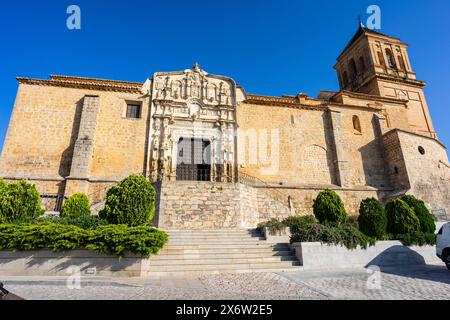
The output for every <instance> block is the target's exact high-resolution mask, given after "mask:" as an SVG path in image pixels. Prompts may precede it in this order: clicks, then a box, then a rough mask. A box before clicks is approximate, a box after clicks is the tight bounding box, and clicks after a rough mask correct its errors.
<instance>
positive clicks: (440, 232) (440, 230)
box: [438, 226, 444, 234]
mask: <svg viewBox="0 0 450 320" xmlns="http://www.w3.org/2000/svg"><path fill="white" fill-rule="evenodd" d="M442 229H444V226H442V227H441V228H440V229H439V232H438V234H442Z"/></svg>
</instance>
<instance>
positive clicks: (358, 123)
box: [352, 116, 362, 133]
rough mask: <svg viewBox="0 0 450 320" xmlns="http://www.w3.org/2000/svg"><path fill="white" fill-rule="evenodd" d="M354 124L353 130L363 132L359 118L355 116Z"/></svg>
mask: <svg viewBox="0 0 450 320" xmlns="http://www.w3.org/2000/svg"><path fill="white" fill-rule="evenodd" d="M352 122H353V129H355V130H356V131H358V132H359V133H361V132H362V130H361V122H360V121H359V117H358V116H353V118H352Z"/></svg>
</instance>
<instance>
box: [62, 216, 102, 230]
mask: <svg viewBox="0 0 450 320" xmlns="http://www.w3.org/2000/svg"><path fill="white" fill-rule="evenodd" d="M54 222H55V223H59V224H65V225H73V226H77V227H80V228H82V229H92V228H96V227H98V226H103V225H107V224H108V221H106V220H105V219H101V218H100V217H98V216H93V215H82V216H79V217H76V218H71V217H67V218H59V219H55V220H54Z"/></svg>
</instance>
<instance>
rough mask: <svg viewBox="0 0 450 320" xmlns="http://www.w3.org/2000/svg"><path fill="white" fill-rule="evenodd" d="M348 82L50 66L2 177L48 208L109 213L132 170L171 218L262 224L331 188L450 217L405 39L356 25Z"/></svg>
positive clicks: (10, 135)
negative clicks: (274, 81) (134, 75)
mask: <svg viewBox="0 0 450 320" xmlns="http://www.w3.org/2000/svg"><path fill="white" fill-rule="evenodd" d="M334 69H335V70H336V73H337V78H338V81H339V88H340V89H339V91H337V92H332V91H321V92H320V94H319V95H318V96H317V97H309V96H308V95H306V94H303V93H300V94H297V95H293V96H281V97H274V96H265V95H256V94H252V93H250V92H247V91H246V90H245V88H243V87H241V86H240V85H239V82H238V81H237V80H235V79H231V78H229V77H226V76H220V75H214V74H210V73H208V72H207V71H205V70H203V69H202V68H201V67H200V65H198V64H195V65H194V66H193V67H192V68H188V69H186V70H181V71H173V72H156V73H154V74H153V76H152V77H151V78H148V79H147V80H145V81H144V82H127V81H116V80H114V81H113V80H104V79H97V78H82V77H75V76H61V75H52V76H50V79H49V80H43V79H31V78H22V77H20V78H17V80H18V82H19V88H18V92H17V97H16V101H15V105H14V110H13V113H12V116H11V120H10V124H9V128H8V132H7V136H6V140H5V144H4V147H3V152H2V155H1V160H0V177H3V178H4V179H6V180H8V181H15V180H20V179H26V180H28V181H29V182H31V183H33V184H35V185H36V186H37V188H38V191H39V192H40V194H41V196H42V198H43V205H44V206H45V207H46V209H47V210H50V211H54V210H58V209H59V207H60V205H61V201H63V199H64V198H65V197H68V196H70V195H72V194H74V193H77V192H84V193H86V194H87V195H88V196H89V198H90V200H91V203H92V210H93V212H96V211H98V210H100V209H101V208H102V206H103V204H104V200H105V195H106V191H107V189H108V188H109V187H110V186H112V185H114V184H116V183H117V182H119V181H120V180H121V179H123V178H125V177H127V176H128V175H130V174H140V175H144V176H145V177H147V178H148V179H149V180H151V181H152V182H154V185H155V188H156V190H157V214H156V215H155V224H157V225H158V226H159V227H162V228H167V229H170V228H174V229H189V228H190V229H194V228H254V227H256V225H257V223H259V222H261V221H266V220H268V219H270V218H273V217H274V218H277V217H278V218H281V217H285V216H288V215H293V214H307V213H311V212H312V204H313V199H314V198H315V197H316V196H317V194H318V192H320V191H321V190H324V189H332V190H335V191H336V192H337V193H338V194H339V195H340V196H341V198H342V199H343V201H344V204H345V207H346V210H347V212H348V213H349V214H357V212H358V208H359V204H360V202H361V200H362V199H365V198H367V197H375V198H377V199H379V200H381V201H382V202H386V201H387V200H389V199H391V198H393V197H399V196H402V195H404V194H413V195H415V196H416V197H418V198H421V199H422V200H424V201H425V203H426V205H427V206H428V208H429V209H430V210H432V212H433V213H434V214H435V215H437V216H446V215H447V217H448V216H449V215H450V165H449V162H448V157H447V152H446V147H445V146H444V145H443V144H442V143H441V142H440V141H439V138H438V135H437V133H436V132H435V130H434V128H433V123H432V119H431V116H430V113H429V110H428V106H427V102H426V100H425V95H424V91H423V88H424V86H425V85H426V83H425V82H424V81H422V80H419V79H417V77H416V73H415V72H414V70H413V66H412V64H411V61H410V59H409V56H408V45H407V44H405V43H403V42H402V41H401V40H400V39H398V38H395V37H391V36H388V35H385V34H382V33H379V32H377V31H374V30H370V29H368V28H366V27H364V26H363V25H362V24H361V25H360V26H359V28H358V30H357V32H356V33H355V35H354V36H353V38H352V39H351V40H350V42H349V43H348V44H347V45H346V46H345V48H344V50H343V51H342V53H341V54H340V55H339V57H337V61H336V64H335V66H334Z"/></svg>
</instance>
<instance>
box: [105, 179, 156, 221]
mask: <svg viewBox="0 0 450 320" xmlns="http://www.w3.org/2000/svg"><path fill="white" fill-rule="evenodd" d="M154 212H155V189H154V188H153V186H152V184H151V183H150V181H148V180H147V179H146V178H145V177H143V176H138V175H131V176H129V177H128V178H126V179H125V180H123V181H121V182H119V184H117V185H116V186H114V187H112V188H110V189H109V190H108V192H107V194H106V204H105V208H104V209H103V210H102V211H100V217H101V218H103V219H106V220H108V222H109V223H113V224H127V225H129V226H138V225H142V224H145V223H148V222H149V221H151V219H152V218H153V214H154Z"/></svg>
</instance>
